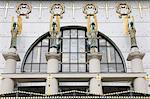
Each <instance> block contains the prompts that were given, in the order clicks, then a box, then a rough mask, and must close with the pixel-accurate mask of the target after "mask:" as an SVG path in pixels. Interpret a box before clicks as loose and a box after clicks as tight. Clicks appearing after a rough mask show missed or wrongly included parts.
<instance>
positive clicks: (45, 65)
mask: <svg viewBox="0 0 150 99" xmlns="http://www.w3.org/2000/svg"><path fill="white" fill-rule="evenodd" d="M46 70H47V64H46V63H44V64H43V63H42V64H40V72H47V71H46Z"/></svg>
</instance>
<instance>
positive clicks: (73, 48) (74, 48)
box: [70, 39, 77, 52]
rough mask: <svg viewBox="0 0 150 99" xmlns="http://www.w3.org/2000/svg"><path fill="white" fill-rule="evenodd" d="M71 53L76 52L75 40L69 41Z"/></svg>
mask: <svg viewBox="0 0 150 99" xmlns="http://www.w3.org/2000/svg"><path fill="white" fill-rule="evenodd" d="M70 47H71V52H77V39H71V46H70Z"/></svg>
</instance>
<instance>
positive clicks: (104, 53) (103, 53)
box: [100, 47, 107, 63]
mask: <svg viewBox="0 0 150 99" xmlns="http://www.w3.org/2000/svg"><path fill="white" fill-rule="evenodd" d="M100 52H101V54H102V60H101V62H102V63H107V56H106V55H107V52H106V47H100Z"/></svg>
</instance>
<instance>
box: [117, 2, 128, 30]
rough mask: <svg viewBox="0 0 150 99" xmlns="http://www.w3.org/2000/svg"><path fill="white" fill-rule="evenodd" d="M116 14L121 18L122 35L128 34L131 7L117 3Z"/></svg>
mask: <svg viewBox="0 0 150 99" xmlns="http://www.w3.org/2000/svg"><path fill="white" fill-rule="evenodd" d="M116 13H117V14H118V16H119V18H123V27H124V33H128V18H130V13H131V7H130V6H129V5H128V4H127V3H119V4H118V5H117V6H116Z"/></svg>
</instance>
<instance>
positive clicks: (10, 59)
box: [2, 48, 20, 93]
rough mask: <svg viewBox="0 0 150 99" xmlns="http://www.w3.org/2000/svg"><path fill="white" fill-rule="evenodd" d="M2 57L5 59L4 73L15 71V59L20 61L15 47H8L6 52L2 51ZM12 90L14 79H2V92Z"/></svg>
mask: <svg viewBox="0 0 150 99" xmlns="http://www.w3.org/2000/svg"><path fill="white" fill-rule="evenodd" d="M3 57H4V59H5V60H6V65H5V70H4V73H16V65H17V61H20V57H19V55H18V54H17V50H16V49H15V48H10V49H9V51H8V52H7V53H3ZM13 90H14V80H13V79H11V78H3V79H2V91H3V92H2V93H9V92H12V91H13Z"/></svg>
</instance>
